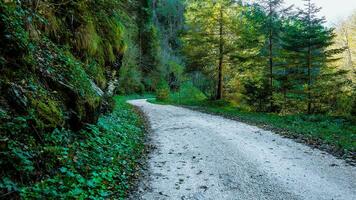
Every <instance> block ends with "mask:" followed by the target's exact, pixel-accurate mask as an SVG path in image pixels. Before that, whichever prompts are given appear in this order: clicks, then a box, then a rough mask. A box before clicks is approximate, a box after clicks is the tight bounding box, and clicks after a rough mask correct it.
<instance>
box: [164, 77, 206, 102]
mask: <svg viewBox="0 0 356 200" xmlns="http://www.w3.org/2000/svg"><path fill="white" fill-rule="evenodd" d="M171 96H172V97H171V100H172V101H174V102H178V103H179V102H187V103H188V102H197V101H203V100H206V96H205V95H204V94H203V92H201V91H200V90H199V89H198V88H196V87H195V86H194V85H193V84H192V83H191V82H187V83H184V84H182V86H181V87H180V89H179V91H178V92H176V93H174V94H173V95H171Z"/></svg>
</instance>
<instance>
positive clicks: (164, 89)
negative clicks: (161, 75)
mask: <svg viewBox="0 0 356 200" xmlns="http://www.w3.org/2000/svg"><path fill="white" fill-rule="evenodd" d="M169 93H170V90H169V85H168V83H167V82H166V81H165V80H164V79H161V81H160V82H159V83H158V84H157V88H156V97H157V99H158V100H160V101H164V100H167V99H168V98H169Z"/></svg>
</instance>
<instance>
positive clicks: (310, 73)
mask: <svg viewBox="0 0 356 200" xmlns="http://www.w3.org/2000/svg"><path fill="white" fill-rule="evenodd" d="M304 1H305V2H306V4H305V8H304V9H299V12H298V13H297V15H296V16H294V17H293V19H292V20H291V21H290V22H289V24H288V25H287V26H286V31H285V35H284V38H283V45H282V46H283V49H284V50H285V51H287V54H288V57H287V58H286V59H287V63H292V64H293V65H294V67H295V68H294V69H293V72H294V75H295V76H296V77H294V78H295V80H297V81H300V83H301V84H303V85H302V88H303V92H301V93H302V94H305V96H304V95H303V96H302V99H303V100H304V99H306V105H307V106H306V107H307V113H309V114H310V113H312V112H314V111H315V109H316V108H313V104H315V103H316V98H320V97H321V96H320V91H321V88H320V87H319V88H318V86H321V84H320V82H321V81H323V80H326V79H325V78H326V77H329V78H330V77H332V76H333V75H338V73H333V71H328V73H323V72H326V71H327V69H328V66H329V65H328V63H330V62H332V61H335V60H337V58H336V59H335V58H333V55H335V54H338V53H340V52H341V49H330V47H331V45H332V44H333V39H334V37H335V34H334V32H333V29H331V28H326V27H325V26H323V24H324V22H325V19H324V18H318V17H317V13H318V12H319V11H320V9H321V8H318V7H316V6H315V4H313V3H311V0H304ZM339 75H341V73H340V74H339ZM334 77H335V76H334ZM323 78H324V79H323ZM299 86H300V85H299ZM299 86H294V87H299ZM299 88H300V87H299ZM313 95H314V96H313ZM319 100H320V99H319ZM314 106H315V105H314ZM313 109H314V110H313Z"/></svg>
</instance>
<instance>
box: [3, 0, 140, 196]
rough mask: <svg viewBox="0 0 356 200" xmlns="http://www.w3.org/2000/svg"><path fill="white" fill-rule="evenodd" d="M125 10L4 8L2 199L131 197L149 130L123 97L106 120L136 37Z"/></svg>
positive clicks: (81, 4)
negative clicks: (131, 177) (144, 133)
mask: <svg viewBox="0 0 356 200" xmlns="http://www.w3.org/2000/svg"><path fill="white" fill-rule="evenodd" d="M130 2H134V3H133V4H130V5H135V6H137V7H139V6H138V5H139V4H138V3H139V2H138V1H130ZM136 4H137V5H136ZM126 5H129V4H128V2H126V1H111V0H100V1H47V0H46V1H12V0H7V1H0V44H1V46H0V158H1V159H0V198H3V197H4V198H7V199H17V198H20V197H22V198H25V199H32V198H47V197H48V198H59V197H70V196H72V197H83V198H87V197H92V198H94V197H102V198H107V197H110V198H111V197H115V198H116V197H122V196H124V195H125V191H126V190H127V187H128V185H127V181H128V176H129V175H130V173H131V172H132V170H133V168H134V166H135V163H134V160H135V156H136V155H138V154H139V153H140V149H141V148H142V147H141V146H140V144H141V137H142V131H143V130H142V124H141V122H139V119H138V117H137V115H136V114H135V113H133V112H132V110H131V108H130V107H128V106H127V105H125V104H124V103H123V100H120V99H116V103H117V106H116V107H115V109H114V112H113V113H112V114H111V115H110V114H106V115H105V116H103V117H100V116H101V114H102V113H109V111H111V110H112V108H113V105H114V102H113V100H112V95H113V94H114V93H115V91H116V88H117V87H116V86H117V83H118V81H119V80H118V74H119V70H120V67H121V66H122V65H123V64H122V63H123V60H124V59H126V60H127V58H125V56H126V57H127V54H126V52H127V49H129V48H130V44H131V43H132V41H133V38H131V36H130V37H129V35H135V33H136V32H137V31H136V30H135V26H134V24H135V23H136V22H135V21H134V18H135V16H136V14H137V13H138V12H137V11H136V10H134V9H133V8H130V7H128V6H126ZM129 16H130V17H129ZM127 24H130V25H131V26H130V27H129V26H128V25H127ZM98 120H99V122H98ZM97 122H98V124H97ZM128 136H130V137H128ZM128 155H129V156H128Z"/></svg>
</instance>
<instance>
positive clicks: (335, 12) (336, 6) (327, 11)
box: [246, 0, 356, 26]
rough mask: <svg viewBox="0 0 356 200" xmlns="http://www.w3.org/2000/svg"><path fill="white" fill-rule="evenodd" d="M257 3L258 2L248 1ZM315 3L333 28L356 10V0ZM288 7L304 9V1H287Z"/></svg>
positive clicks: (315, 0) (329, 0)
mask: <svg viewBox="0 0 356 200" xmlns="http://www.w3.org/2000/svg"><path fill="white" fill-rule="evenodd" d="M246 1H250V2H253V1H254V2H255V1H258V0H246ZM313 2H314V3H315V4H316V5H317V6H320V7H322V8H323V9H322V10H321V11H320V13H319V15H320V16H325V17H326V20H327V25H329V26H333V25H334V24H335V23H337V22H338V21H339V20H341V19H345V18H346V17H348V16H350V15H351V13H352V11H354V10H356V0H313ZM285 3H286V5H292V4H294V5H295V6H296V7H302V6H303V3H304V2H303V1H302V0H285Z"/></svg>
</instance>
